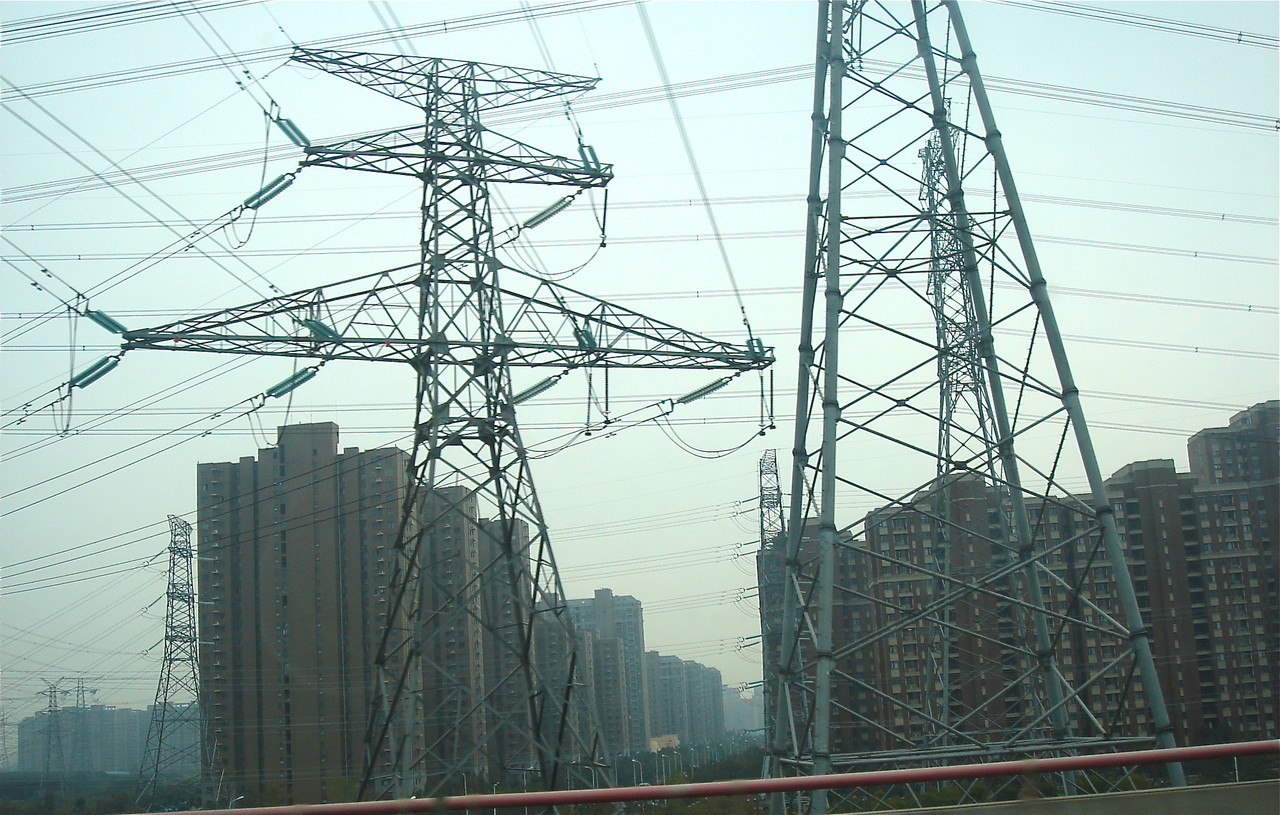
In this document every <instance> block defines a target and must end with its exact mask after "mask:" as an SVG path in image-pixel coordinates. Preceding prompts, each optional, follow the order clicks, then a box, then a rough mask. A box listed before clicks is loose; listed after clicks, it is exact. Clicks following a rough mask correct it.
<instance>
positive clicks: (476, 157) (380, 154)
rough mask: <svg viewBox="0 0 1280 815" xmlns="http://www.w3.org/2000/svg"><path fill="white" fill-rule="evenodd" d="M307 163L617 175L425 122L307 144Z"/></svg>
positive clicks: (555, 177) (445, 172)
mask: <svg viewBox="0 0 1280 815" xmlns="http://www.w3.org/2000/svg"><path fill="white" fill-rule="evenodd" d="M303 166H306V167H335V168H338V169H343V170H364V171H366V172H374V173H389V174H392V175H408V176H413V177H415V178H425V177H428V176H430V177H431V178H432V179H435V180H437V181H440V180H449V181H464V182H469V183H473V182H475V181H477V180H480V179H484V180H486V181H497V182H505V183H515V184H552V185H569V186H573V187H581V188H587V187H603V186H604V185H605V184H607V183H609V181H610V180H612V179H613V167H612V165H609V164H595V163H591V164H588V163H585V162H581V161H576V160H574V159H570V158H565V157H563V156H558V155H555V154H554V153H549V152H547V151H545V150H540V149H538V148H536V147H533V146H531V145H528V144H524V143H523V142H519V141H516V140H515V139H511V138H508V137H506V136H503V135H501V134H499V133H496V132H494V131H492V130H486V131H485V144H484V145H483V146H481V145H480V144H479V143H466V144H463V143H461V142H459V141H456V140H451V139H448V138H441V137H440V135H439V134H438V133H434V132H433V134H432V136H431V137H428V135H427V127H426V126H425V125H418V126H416V127H404V128H397V129H395V130H387V131H384V132H382V133H377V134H374V135H372V136H362V137H360V138H356V139H351V140H350V141H345V142H339V143H337V144H325V145H316V146H314V147H308V148H307V149H306V159H305V160H304V161H303Z"/></svg>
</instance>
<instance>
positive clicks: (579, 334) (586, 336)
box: [573, 328, 600, 351]
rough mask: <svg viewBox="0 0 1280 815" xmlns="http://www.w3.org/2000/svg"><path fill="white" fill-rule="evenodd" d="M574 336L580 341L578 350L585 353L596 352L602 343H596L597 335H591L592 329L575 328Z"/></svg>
mask: <svg viewBox="0 0 1280 815" xmlns="http://www.w3.org/2000/svg"><path fill="white" fill-rule="evenodd" d="M573 336H574V339H576V340H577V341H578V348H580V349H581V350H583V351H595V350H596V349H598V348H599V347H600V343H598V342H596V335H595V334H592V333H591V329H590V328H575V329H573Z"/></svg>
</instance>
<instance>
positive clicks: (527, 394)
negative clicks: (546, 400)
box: [511, 376, 560, 405]
mask: <svg viewBox="0 0 1280 815" xmlns="http://www.w3.org/2000/svg"><path fill="white" fill-rule="evenodd" d="M559 381H560V377H559V376H549V377H547V378H546V379H544V380H542V381H541V382H539V383H537V384H536V385H530V386H529V387H527V388H525V389H524V390H522V391H520V392H519V393H517V394H516V395H515V396H513V397H511V404H513V405H518V404H520V403H521V402H527V401H529V400H530V399H532V398H533V397H535V396H537V395H538V394H540V393H546V392H547V391H549V390H551V388H552V387H553V386H554V385H555V384H556V383H557V382H559Z"/></svg>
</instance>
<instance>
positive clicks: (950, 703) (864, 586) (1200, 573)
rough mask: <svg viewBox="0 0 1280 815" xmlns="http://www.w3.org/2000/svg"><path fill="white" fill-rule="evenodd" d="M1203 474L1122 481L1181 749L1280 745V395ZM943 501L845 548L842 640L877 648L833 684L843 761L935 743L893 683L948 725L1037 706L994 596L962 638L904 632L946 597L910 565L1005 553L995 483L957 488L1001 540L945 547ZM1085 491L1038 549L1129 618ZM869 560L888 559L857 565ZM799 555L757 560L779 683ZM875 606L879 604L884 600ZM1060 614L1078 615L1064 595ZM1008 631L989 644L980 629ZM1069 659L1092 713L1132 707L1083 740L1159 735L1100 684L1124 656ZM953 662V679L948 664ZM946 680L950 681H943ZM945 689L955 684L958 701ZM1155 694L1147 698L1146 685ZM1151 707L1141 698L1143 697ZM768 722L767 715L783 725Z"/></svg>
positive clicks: (1199, 462) (966, 619) (1205, 451)
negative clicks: (1084, 529)
mask: <svg viewBox="0 0 1280 815" xmlns="http://www.w3.org/2000/svg"><path fill="white" fill-rule="evenodd" d="M1188 451H1189V460H1190V462H1191V472H1187V473H1181V472H1178V471H1177V470H1176V468H1175V466H1174V462H1173V461H1172V460H1166V459H1160V460H1154V461H1142V462H1136V463H1133V464H1129V465H1127V466H1125V467H1123V468H1121V469H1120V470H1119V471H1117V472H1116V473H1115V474H1114V475H1113V476H1112V477H1111V478H1110V479H1108V480H1107V482H1106V488H1107V492H1108V495H1109V496H1110V498H1111V502H1112V509H1113V511H1114V513H1115V518H1116V523H1117V528H1118V531H1119V533H1120V535H1121V537H1122V540H1123V544H1124V546H1125V550H1126V556H1127V559H1128V561H1129V563H1130V566H1131V571H1132V575H1133V582H1134V588H1135V592H1136V595H1137V599H1138V602H1139V605H1140V606H1141V608H1142V611H1143V617H1144V620H1145V621H1146V622H1147V624H1148V626H1149V627H1150V631H1151V639H1152V644H1153V649H1154V650H1155V652H1156V656H1157V660H1156V665H1157V670H1158V672H1159V675H1160V683H1161V686H1162V687H1163V688H1165V689H1166V691H1168V692H1169V693H1168V697H1169V699H1168V702H1169V708H1170V714H1171V718H1172V720H1173V726H1174V730H1175V735H1176V738H1177V740H1178V742H1179V743H1181V744H1201V743H1206V742H1212V741H1223V740H1237V739H1239V740H1244V739H1262V738H1275V736H1276V734H1277V731H1278V729H1280V717H1278V715H1277V691H1280V681H1278V680H1280V676H1278V675H1277V674H1278V671H1280V668H1278V665H1280V607H1278V605H1277V602H1278V599H1280V598H1278V594H1280V593H1278V592H1277V578H1278V575H1277V573H1276V546H1277V535H1278V534H1280V516H1278V513H1280V477H1278V473H1280V466H1278V462H1280V402H1274V401H1273V402H1267V403H1264V404H1261V405H1256V406H1254V407H1252V408H1250V409H1248V410H1246V411H1242V412H1241V413H1239V414H1237V415H1236V416H1234V417H1232V419H1231V422H1230V424H1229V426H1228V427H1225V428H1210V429H1206V430H1204V431H1201V432H1200V433H1197V434H1196V435H1195V436H1193V437H1192V438H1191V439H1190V440H1189V442H1188ZM932 495H933V493H932V492H931V491H929V490H925V491H922V493H921V495H920V496H919V497H918V498H917V500H916V502H914V503H913V504H912V507H913V508H914V509H915V511H911V512H907V511H903V510H902V509H901V508H899V507H886V508H884V509H882V510H876V511H873V513H872V517H871V518H870V519H869V521H868V523H867V524H866V528H867V529H868V536H867V540H865V541H861V540H859V541H846V542H845V544H844V545H842V546H838V547H836V553H835V554H836V564H835V567H836V569H837V570H838V572H839V573H840V574H841V582H842V583H843V584H845V585H851V586H856V587H858V590H857V591H855V592H842V593H840V595H839V596H837V597H836V598H835V601H834V604H833V625H834V627H835V628H836V629H837V635H836V639H837V641H841V642H856V641H857V640H858V639H859V638H865V639H868V640H870V639H873V638H872V636H871V635H872V634H873V633H874V632H879V631H886V630H889V631H892V632H893V633H892V634H891V635H889V636H886V637H882V638H878V639H877V640H876V642H875V643H874V645H873V646H872V648H870V649H867V650H865V651H862V652H860V657H861V658H860V659H858V660H857V661H856V662H855V661H852V660H850V661H846V662H844V663H841V664H840V666H839V671H838V674H837V680H836V682H835V683H834V687H833V689H832V698H833V705H832V716H833V721H832V730H831V747H832V750H833V751H835V752H840V753H855V752H860V751H873V750H888V749H894V748H901V747H902V746H903V745H904V744H910V743H912V741H913V740H918V739H920V738H921V737H922V736H923V735H924V734H922V733H915V732H909V728H910V727H911V724H910V722H911V721H912V720H911V719H910V718H909V717H908V716H907V715H906V714H904V712H903V709H902V706H901V705H899V704H896V703H895V702H894V700H893V699H887V698H885V697H884V696H883V695H878V694H872V693H870V692H868V691H866V690H864V689H863V688H866V687H875V688H885V689H888V692H889V694H891V695H892V696H893V697H896V698H900V699H902V700H905V701H906V702H907V703H908V704H909V705H910V706H912V707H914V708H924V709H926V710H929V711H931V713H932V715H933V716H934V717H935V718H937V719H939V720H942V719H945V717H946V716H948V715H950V711H952V710H970V711H974V710H976V711H980V713H981V716H982V717H983V722H984V726H985V727H986V728H988V729H989V731H990V732H992V733H994V734H999V733H1000V732H1004V731H1008V730H1009V729H1010V728H1014V727H1018V726H1019V723H1020V722H1025V721H1026V720H1027V719H1028V717H1029V716H1034V712H1033V710H1034V708H1033V706H1034V704H1035V701H1034V700H1032V699H1030V698H1027V697H1025V696H1024V695H1023V694H1022V693H1017V692H1011V689H1013V688H1015V687H1016V686H1015V685H1014V684H1013V683H1011V682H1010V681H1009V680H1010V679H1011V677H1013V676H1014V675H1015V672H1016V671H1018V670H1021V669H1025V668H1023V667H1022V664H1021V663H1019V662H1018V661H1017V655H1018V651H1019V649H1018V646H1017V642H1018V640H1017V639H1016V636H1017V635H1016V628H1015V621H1016V619H1017V616H1018V614H1019V610H1018V609H1017V608H1013V607H1011V606H1010V605H1009V604H1007V603H1005V604H1001V603H998V602H996V600H995V599H994V598H993V597H991V596H976V597H974V598H973V599H971V600H970V601H969V602H967V603H965V604H963V605H957V606H956V607H955V608H954V610H953V612H952V613H953V614H954V615H955V617H954V618H952V619H950V620H948V623H949V624H951V625H953V626H954V627H955V628H956V629H957V630H959V631H960V632H962V633H960V634H958V635H956V636H955V637H954V638H952V640H951V641H950V642H949V643H947V644H945V645H942V644H939V643H938V642H936V641H935V640H934V639H931V636H932V635H931V634H930V632H929V630H928V629H927V628H925V627H924V626H919V625H914V624H911V625H908V624H904V620H906V618H907V616H908V614H909V612H910V611H911V610H912V609H914V608H917V607H920V606H921V605H923V604H924V603H925V602H927V600H928V598H930V597H931V596H934V595H935V594H936V593H937V591H938V588H937V587H935V586H933V585H931V582H930V581H931V579H932V578H931V577H930V576H928V575H927V574H924V573H922V572H920V571H919V570H912V569H910V568H907V567H906V566H905V565H903V564H908V563H922V564H926V565H931V564H934V563H935V562H936V559H937V558H940V557H943V556H945V557H946V558H948V559H949V562H948V568H949V569H950V570H951V572H952V573H953V574H955V573H958V574H966V573H968V572H969V571H971V570H973V569H976V568H978V567H979V566H980V564H981V563H982V562H983V560H984V559H994V558H996V557H999V556H1001V553H1000V550H999V548H998V547H995V546H993V545H992V543H991V542H992V541H995V540H998V539H999V534H1000V532H999V528H998V526H997V525H996V523H997V521H998V519H999V510H1000V506H999V499H998V498H997V496H996V495H995V494H994V493H992V492H991V491H990V490H989V489H986V488H985V487H984V486H983V485H982V484H981V483H980V482H978V481H976V480H974V481H959V482H955V483H954V484H953V485H952V486H951V487H950V496H949V498H950V505H949V506H950V509H949V512H950V513H952V517H951V520H952V521H954V522H955V523H954V528H957V529H964V530H973V529H979V528H981V523H980V522H981V520H982V519H984V518H990V519H992V527H991V531H990V533H989V534H988V535H986V536H979V535H976V534H972V533H969V534H966V535H956V534H954V533H953V534H952V535H950V537H949V538H948V540H947V547H946V550H945V552H942V551H940V550H939V548H938V545H937V536H936V532H937V531H938V530H937V529H936V528H935V524H936V523H937V519H936V518H935V517H933V515H934V511H933V510H932V505H931V503H930V502H931V500H932V499H931V496H932ZM1087 503H1088V502H1087V500H1086V499H1085V498H1083V497H1079V496H1076V497H1073V496H1063V498H1062V500H1059V501H1055V502H1050V503H1047V504H1043V505H1035V506H1030V507H1028V510H1029V512H1030V513H1031V515H1032V517H1034V518H1035V519H1036V523H1035V536H1036V541H1035V546H1036V548H1037V549H1041V550H1047V551H1048V552H1049V554H1047V555H1046V558H1045V560H1044V563H1045V566H1046V567H1047V569H1048V572H1049V574H1042V575H1040V577H1039V579H1040V580H1041V581H1042V585H1043V587H1044V588H1045V589H1048V588H1049V586H1050V584H1053V583H1056V584H1058V585H1061V586H1076V585H1085V586H1086V587H1087V588H1089V589H1090V591H1089V595H1090V602H1092V603H1094V604H1096V607H1097V609H1098V610H1099V612H1101V613H1106V614H1112V615H1116V614H1118V613H1119V609H1118V598H1117V597H1116V596H1115V594H1114V590H1113V587H1114V577H1113V575H1112V574H1111V569H1110V566H1109V565H1107V564H1106V563H1105V562H1104V561H1103V559H1101V558H1098V557H1097V556H1096V541H1095V540H1094V539H1093V538H1092V537H1091V536H1087V535H1081V534H1080V532H1081V530H1079V529H1077V528H1075V527H1074V526H1073V524H1074V523H1075V520H1073V519H1074V518H1075V517H1076V516H1075V513H1074V511H1072V510H1070V509H1069V506H1070V505H1071V504H1077V505H1087ZM805 532H806V534H804V535H802V537H801V546H800V552H799V557H800V558H801V559H802V560H804V559H807V558H811V557H814V555H815V551H816V547H815V546H814V545H813V541H814V540H815V539H816V531H815V532H814V533H813V534H808V533H809V530H808V529H806V530H805ZM858 549H863V550H867V549H869V550H871V551H874V552H877V553H880V554H882V555H884V557H879V558H866V557H857V556H856V555H855V554H854V552H855V551H856V550H858ZM781 567H782V552H781V551H780V550H779V549H778V548H777V547H766V548H764V549H763V550H762V551H761V553H760V556H759V558H758V571H759V581H760V598H761V599H760V603H761V615H762V634H763V644H764V655H765V659H766V676H767V675H768V674H769V672H770V667H771V664H770V663H769V662H768V661H770V660H772V661H773V662H774V663H776V661H777V659H778V653H779V643H780V639H779V637H778V636H777V633H776V632H777V628H778V618H779V617H780V615H781V613H782V597H781V593H780V591H781V584H780V583H779V582H778V580H777V576H778V575H779V574H780V569H781ZM873 597H874V598H876V600H874V601H873V600H871V599H869V598H873ZM1046 610H1047V612H1048V613H1049V614H1056V613H1065V612H1066V611H1067V609H1064V608H1059V607H1057V606H1055V605H1054V604H1053V603H1052V602H1051V603H1049V604H1048V605H1047V609H1046ZM983 626H985V627H986V628H985V630H987V631H989V632H991V633H990V635H988V636H979V635H974V634H973V633H970V632H973V631H975V630H980V629H982V627H983ZM1063 636H1068V637H1069V641H1065V642H1063V643H1061V647H1060V648H1059V649H1058V664H1057V669H1058V670H1059V671H1060V672H1061V674H1062V676H1063V677H1064V678H1065V679H1066V680H1067V681H1068V682H1069V684H1071V685H1072V686H1073V687H1076V688H1078V689H1079V692H1080V694H1081V695H1082V696H1083V697H1085V699H1086V701H1087V703H1088V707H1089V709H1091V710H1101V711H1115V712H1116V713H1117V715H1116V717H1114V718H1112V719H1110V720H1108V721H1105V722H1102V721H1098V720H1096V719H1092V718H1091V717H1086V716H1073V718H1072V720H1071V722H1070V725H1071V728H1072V730H1073V732H1075V733H1077V734H1080V735H1096V730H1097V728H1099V727H1104V728H1107V731H1108V733H1109V734H1111V735H1112V736H1115V737H1125V736H1137V735H1140V734H1142V733H1146V732H1149V730H1150V725H1149V723H1148V713H1147V711H1146V709H1145V705H1143V704H1132V703H1130V704H1123V703H1122V702H1123V699H1124V698H1125V695H1126V694H1129V693H1131V692H1132V691H1131V689H1130V688H1129V687H1127V683H1125V682H1124V681H1123V678H1122V677H1115V676H1107V677H1104V678H1103V679H1102V680H1101V681H1099V682H1097V683H1096V684H1093V685H1089V684H1087V681H1086V680H1087V678H1088V677H1089V676H1090V673H1091V670H1090V669H1091V668H1092V667H1094V666H1097V665H1099V664H1103V663H1105V662H1106V661H1109V660H1111V659H1113V658H1116V657H1117V646H1116V645H1115V644H1114V643H1108V642H1107V641H1106V640H1105V639H1103V638H1101V637H1099V636H1098V634H1097V632H1094V631H1091V630H1088V629H1086V628H1083V627H1081V628H1080V629H1078V630H1073V631H1071V632H1070V634H1069V635H1063ZM810 645H811V644H810V643H809V642H808V641H807V640H804V639H802V640H801V642H800V645H799V647H800V649H801V651H802V653H801V654H800V659H801V660H804V659H810V658H812V654H811V653H809V651H810ZM944 669H945V670H944ZM940 676H941V677H944V678H945V680H946V681H940V680H939V677H940ZM940 689H945V692H942V691H941V690H940ZM1139 693H1140V692H1139ZM1139 701H1140V700H1139ZM769 713H770V712H769V711H767V712H766V715H767V716H768V715H769Z"/></svg>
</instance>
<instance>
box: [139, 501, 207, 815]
mask: <svg viewBox="0 0 1280 815" xmlns="http://www.w3.org/2000/svg"><path fill="white" fill-rule="evenodd" d="M194 557H195V550H194V549H193V548H192V545H191V524H189V523H187V522H186V521H184V520H182V519H181V518H179V517H178V516H176V515H170V516H169V580H168V585H167V588H166V590H165V614H164V656H163V657H161V661H160V680H159V682H158V683H157V684H156V698H155V704H154V705H153V706H152V708H151V725H150V727H149V728H148V731H147V743H146V752H145V753H144V755H143V759H142V768H141V771H140V772H139V785H138V804H139V806H142V807H145V808H147V809H150V808H151V807H152V806H153V805H154V804H155V803H156V801H155V797H156V788H157V785H158V784H160V783H161V782H164V783H167V784H171V785H172V786H173V788H174V789H175V790H176V791H180V792H181V793H183V794H185V796H186V799H187V801H186V802H187V803H191V804H195V803H200V804H212V803H213V798H212V796H211V788H210V785H211V783H212V778H211V775H210V773H209V762H210V759H211V757H212V756H213V755H214V754H215V752H216V751H215V749H214V746H213V745H209V744H206V737H207V731H208V728H207V727H206V719H205V715H204V711H203V709H202V707H201V704H200V702H201V700H200V663H199V638H198V636H197V634H196V591H195V581H194V580H193V579H192V561H193V560H194Z"/></svg>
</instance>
